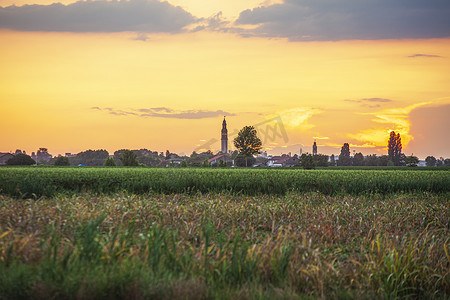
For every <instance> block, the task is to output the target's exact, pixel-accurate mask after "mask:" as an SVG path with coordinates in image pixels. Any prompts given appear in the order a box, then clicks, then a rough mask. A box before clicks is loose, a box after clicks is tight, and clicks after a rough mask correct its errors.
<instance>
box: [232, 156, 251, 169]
mask: <svg viewBox="0 0 450 300" xmlns="http://www.w3.org/2000/svg"><path fill="white" fill-rule="evenodd" d="M255 162H256V158H254V157H253V155H252V156H245V155H244V154H241V153H239V154H238V155H237V156H236V158H235V159H234V164H235V165H236V166H238V167H248V166H252V165H253V164H254V163H255Z"/></svg>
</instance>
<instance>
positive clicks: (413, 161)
mask: <svg viewBox="0 0 450 300" xmlns="http://www.w3.org/2000/svg"><path fill="white" fill-rule="evenodd" d="M405 163H406V165H407V166H408V167H417V164H418V163H419V158H418V157H417V156H414V155H411V156H406V157H405Z"/></svg>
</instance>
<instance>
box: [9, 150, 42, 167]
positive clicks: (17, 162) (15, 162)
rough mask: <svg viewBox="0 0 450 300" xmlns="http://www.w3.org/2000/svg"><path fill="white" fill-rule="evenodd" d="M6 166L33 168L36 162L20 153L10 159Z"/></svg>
mask: <svg viewBox="0 0 450 300" xmlns="http://www.w3.org/2000/svg"><path fill="white" fill-rule="evenodd" d="M6 164H7V165H9V166H31V165H34V164H36V162H35V161H34V159H32V158H31V157H30V156H29V155H26V154H23V153H19V154H17V155H16V156H14V157H11V158H10V159H8V160H7V161H6Z"/></svg>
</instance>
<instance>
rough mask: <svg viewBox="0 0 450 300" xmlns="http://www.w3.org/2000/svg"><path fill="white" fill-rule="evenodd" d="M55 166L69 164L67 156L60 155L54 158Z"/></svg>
mask: <svg viewBox="0 0 450 300" xmlns="http://www.w3.org/2000/svg"><path fill="white" fill-rule="evenodd" d="M55 166H70V162H69V158H68V157H64V156H60V157H57V158H56V159H55Z"/></svg>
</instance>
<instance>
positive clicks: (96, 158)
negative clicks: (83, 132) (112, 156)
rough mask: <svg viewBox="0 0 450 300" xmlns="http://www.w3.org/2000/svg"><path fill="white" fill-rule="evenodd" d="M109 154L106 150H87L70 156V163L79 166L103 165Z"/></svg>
mask: <svg viewBox="0 0 450 300" xmlns="http://www.w3.org/2000/svg"><path fill="white" fill-rule="evenodd" d="M108 156H109V153H108V151H106V150H103V149H101V150H86V151H83V152H80V153H78V154H77V155H76V156H75V157H71V158H69V161H70V164H71V165H74V166H78V165H80V164H82V165H85V166H103V163H104V161H105V159H107V158H108Z"/></svg>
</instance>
